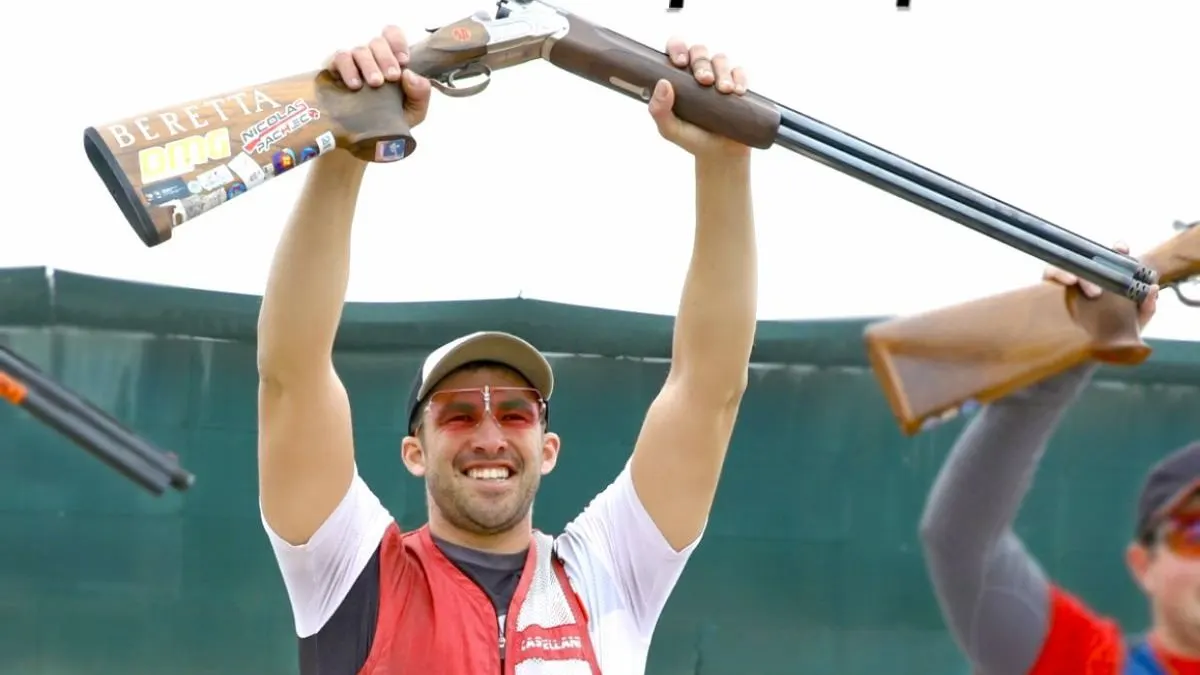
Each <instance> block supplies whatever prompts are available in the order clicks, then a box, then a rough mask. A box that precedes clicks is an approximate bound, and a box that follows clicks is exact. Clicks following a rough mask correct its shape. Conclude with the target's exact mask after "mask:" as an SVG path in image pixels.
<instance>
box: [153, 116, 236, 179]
mask: <svg viewBox="0 0 1200 675" xmlns="http://www.w3.org/2000/svg"><path fill="white" fill-rule="evenodd" d="M231 154H232V151H231V149H230V147H229V129H226V128H221V129H214V130H212V131H209V132H207V133H204V134H196V135H194V136H186V137H184V138H177V139H175V140H173V141H168V142H167V143H165V144H163V145H156V146H153V147H149V148H143V149H142V150H139V151H138V169H139V175H140V176H141V180H142V183H143V184H146V183H157V182H160V181H164V180H166V179H168V178H177V177H180V176H183V175H184V174H188V173H191V172H192V171H195V170H196V169H197V168H199V167H201V166H204V165H205V164H209V163H211V162H215V161H217V160H221V159H225V158H227V157H229V156H230V155H231Z"/></svg>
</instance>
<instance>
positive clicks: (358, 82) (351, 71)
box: [329, 51, 362, 89]
mask: <svg viewBox="0 0 1200 675" xmlns="http://www.w3.org/2000/svg"><path fill="white" fill-rule="evenodd" d="M329 70H330V71H332V72H333V73H334V74H335V75H337V76H338V77H339V78H341V80H342V82H344V83H345V84H346V86H347V87H349V88H351V89H358V88H359V87H361V86H362V76H361V75H360V74H359V72H358V66H357V65H356V64H355V63H354V55H353V54H351V53H350V52H347V51H339V52H338V53H337V54H334V55H333V60H332V62H331V63H330V66H329Z"/></svg>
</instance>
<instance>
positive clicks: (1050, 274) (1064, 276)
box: [1042, 267, 1079, 286]
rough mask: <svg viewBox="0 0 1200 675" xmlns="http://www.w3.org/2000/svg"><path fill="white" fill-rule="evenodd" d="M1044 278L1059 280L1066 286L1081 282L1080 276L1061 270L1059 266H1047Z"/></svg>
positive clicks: (1043, 274)
mask: <svg viewBox="0 0 1200 675" xmlns="http://www.w3.org/2000/svg"><path fill="white" fill-rule="evenodd" d="M1042 278H1043V279H1045V280H1046V281H1057V282H1058V283H1060V284H1063V285H1064V286H1073V285H1074V284H1077V283H1079V277H1077V276H1075V275H1074V274H1071V273H1070V272H1067V271H1065V270H1060V269H1059V268H1057V267H1047V268H1046V270H1045V271H1044V272H1042Z"/></svg>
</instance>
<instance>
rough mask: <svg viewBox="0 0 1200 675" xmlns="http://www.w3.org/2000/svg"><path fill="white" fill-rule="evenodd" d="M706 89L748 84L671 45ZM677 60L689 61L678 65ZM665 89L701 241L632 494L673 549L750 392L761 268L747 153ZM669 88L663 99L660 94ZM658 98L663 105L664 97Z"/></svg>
mask: <svg viewBox="0 0 1200 675" xmlns="http://www.w3.org/2000/svg"><path fill="white" fill-rule="evenodd" d="M668 52H669V53H670V54H671V55H672V56H674V57H676V61H675V62H676V64H677V65H680V66H681V67H687V65H688V64H689V62H690V65H691V68H692V70H693V72H694V73H695V75H696V79H697V80H699V81H700V83H701V84H713V85H714V86H716V87H717V88H718V89H719V90H720V91H722V92H724V93H726V94H728V95H730V96H735V95H740V94H741V93H743V92H744V91H745V87H746V82H745V80H744V75H743V74H742V72H741V70H740V69H731V68H730V65H729V64H728V62H727V61H726V59H725V58H724V57H723V56H720V55H716V56H713V57H711V59H710V58H709V55H708V53H707V50H705V48H704V47H702V46H695V47H692V48H691V49H690V54H689V50H688V49H687V48H686V47H685V46H684V45H683V44H682V43H680V42H677V41H672V42H671V43H670V44H669V45H668ZM678 57H683V60H680V59H679V58H678ZM664 85H665V82H662V83H659V89H658V90H656V91H655V97H654V99H652V101H651V103H650V112H651V114H652V115H653V116H654V118H655V120H656V122H657V123H658V126H659V131H660V132H661V133H662V134H663V136H665V137H666V138H667V139H668V140H671V141H672V142H674V143H676V144H677V145H680V146H681V147H683V148H684V149H686V150H688V151H689V152H691V153H692V154H693V155H695V157H696V160H695V162H696V233H695V240H694V243H693V248H692V259H691V264H690V266H689V268H688V272H687V278H686V280H685V281H684V287H683V297H682V299H681V301H680V304H679V312H678V315H677V317H676V319H675V335H674V343H673V345H672V355H671V369H670V372H669V374H668V375H667V381H666V383H665V385H664V386H663V389H662V391H661V392H660V393H659V394H658V396H657V398H655V400H654V402H653V403H652V404H651V406H650V410H649V412H648V413H647V415H646V420H645V422H644V424H643V426H642V430H641V434H640V435H639V437H638V440H637V445H636V447H635V448H634V453H633V458H632V460H631V472H632V477H633V485H634V489H635V490H636V491H637V494H638V498H639V500H640V501H641V502H642V504H643V505H644V506H645V508H646V511H647V513H649V515H650V517H651V518H652V519H653V520H654V523H655V525H656V526H657V527H658V529H659V531H661V532H662V534H663V536H664V537H665V538H666V540H667V542H668V543H669V544H670V545H671V547H672V548H674V549H675V550H677V551H678V550H682V549H684V548H686V547H687V546H688V545H689V544H691V543H692V542H694V541H695V540H696V538H697V537H698V536H700V533H701V532H702V530H703V528H704V524H705V522H706V521H707V519H708V514H709V510H710V509H711V508H712V503H713V498H714V496H715V494H716V489H717V480H718V478H719V476H720V473H721V466H722V464H723V463H724V460H725V452H726V449H727V448H728V447H729V440H730V437H731V435H732V433H733V425H734V420H735V419H736V418H737V413H738V407H739V405H740V403H741V399H742V394H743V392H744V391H745V389H746V383H747V378H748V374H747V370H748V368H749V363H750V351H751V348H752V347H753V344H754V329H755V317H756V310H757V296H758V267H757V254H756V250H755V246H756V244H755V235H754V216H753V210H752V208H751V194H750V192H751V191H750V149H749V148H747V147H745V146H741V145H736V144H734V143H732V142H730V141H727V140H725V139H722V138H718V137H715V136H712V135H709V134H707V133H706V132H704V131H702V130H700V129H699V128H697V127H694V126H691V125H689V124H686V123H684V122H682V121H680V120H679V119H678V118H676V117H675V116H674V115H673V114H672V113H671V106H672V105H673V92H671V90H670V88H669V87H664ZM664 90H665V91H664ZM660 95H663V97H661V98H660Z"/></svg>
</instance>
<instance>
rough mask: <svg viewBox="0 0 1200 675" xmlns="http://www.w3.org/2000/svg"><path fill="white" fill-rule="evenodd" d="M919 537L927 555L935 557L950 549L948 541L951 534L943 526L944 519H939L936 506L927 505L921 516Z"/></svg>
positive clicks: (918, 529)
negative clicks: (934, 555) (940, 552)
mask: <svg viewBox="0 0 1200 675" xmlns="http://www.w3.org/2000/svg"><path fill="white" fill-rule="evenodd" d="M917 535H918V537H919V539H920V540H921V548H922V549H923V550H924V551H925V554H926V555H933V554H936V553H937V552H938V551H943V550H946V549H947V548H948V544H947V541H948V540H949V538H950V533H949V531H948V530H947V528H946V527H945V525H944V524H943V519H942V518H939V517H938V513H937V509H936V508H934V505H932V504H930V505H926V507H925V511H924V513H922V514H921V520H920V523H919V524H918V525H917Z"/></svg>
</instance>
